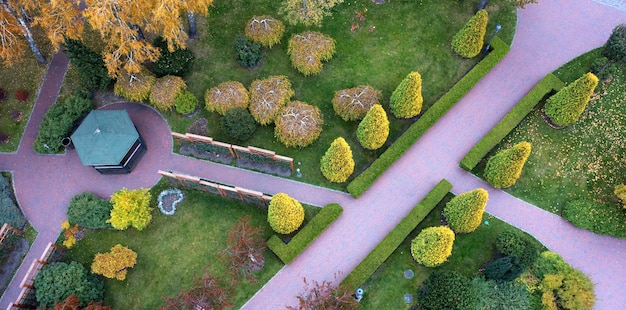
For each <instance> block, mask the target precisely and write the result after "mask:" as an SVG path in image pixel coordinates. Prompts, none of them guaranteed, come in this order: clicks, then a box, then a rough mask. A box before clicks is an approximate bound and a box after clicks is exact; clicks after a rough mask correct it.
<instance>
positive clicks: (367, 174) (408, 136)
mask: <svg viewBox="0 0 626 310" xmlns="http://www.w3.org/2000/svg"><path fill="white" fill-rule="evenodd" d="M491 46H492V47H493V50H492V51H491V53H489V55H487V57H485V58H484V59H483V60H482V61H481V62H479V63H478V64H476V66H474V68H473V69H472V70H470V71H469V72H468V73H467V74H466V75H465V76H464V77H463V78H461V80H459V82H457V83H456V84H455V85H454V86H453V87H452V88H451V89H450V90H449V91H448V92H447V93H446V94H445V95H443V96H442V97H441V98H439V100H437V101H436V102H435V103H434V104H433V105H432V106H431V107H430V108H429V109H428V110H427V111H426V112H425V113H424V114H423V115H422V116H421V117H420V118H419V119H418V120H417V121H416V122H415V123H414V124H413V125H411V127H409V129H407V131H406V132H405V133H404V134H402V136H400V137H399V138H398V139H397V140H396V141H395V142H394V143H393V144H392V145H391V146H390V147H389V148H388V149H387V150H386V151H385V152H384V153H382V154H381V155H380V157H379V158H378V159H376V160H375V161H374V162H373V163H372V164H371V165H370V166H369V167H368V168H367V169H366V170H365V171H363V172H362V173H361V174H359V175H358V176H357V177H356V178H354V180H353V181H352V182H350V184H348V187H347V189H348V192H349V193H350V194H351V195H352V196H353V197H355V198H357V197H359V196H360V195H361V194H363V193H364V192H365V191H366V190H367V189H368V188H369V187H370V186H371V185H372V184H374V182H375V181H376V180H377V179H378V177H380V176H381V175H382V174H383V173H384V172H385V171H386V170H387V169H388V168H389V167H390V166H391V165H392V164H393V163H394V162H395V161H396V160H398V159H399V158H400V157H401V156H402V155H403V154H404V153H405V152H406V151H407V150H408V149H409V147H411V145H413V144H414V143H415V142H416V141H417V140H418V139H419V138H420V137H421V136H422V135H423V134H424V133H425V132H426V130H428V129H429V128H430V127H431V126H432V125H434V124H435V123H436V122H437V120H439V118H441V117H442V116H443V115H444V114H446V112H448V111H449V110H450V109H451V108H452V107H453V106H454V105H455V104H456V103H457V102H458V101H459V100H460V99H461V98H463V96H465V94H467V92H469V90H470V89H472V87H474V85H476V83H478V81H480V79H482V77H483V76H485V75H486V74H487V73H488V72H489V71H491V69H492V68H493V67H495V65H496V64H498V63H499V62H500V60H502V58H504V56H505V55H506V54H507V53H508V52H509V50H510V47H509V46H508V45H507V44H506V43H505V42H504V41H502V39H500V38H499V37H494V38H493V41H492V43H491Z"/></svg>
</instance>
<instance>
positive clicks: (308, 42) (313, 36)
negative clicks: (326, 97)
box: [287, 31, 335, 76]
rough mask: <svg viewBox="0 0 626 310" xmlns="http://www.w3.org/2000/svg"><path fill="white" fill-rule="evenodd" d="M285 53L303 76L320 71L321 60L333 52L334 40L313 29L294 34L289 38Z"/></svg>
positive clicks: (328, 57)
mask: <svg viewBox="0 0 626 310" xmlns="http://www.w3.org/2000/svg"><path fill="white" fill-rule="evenodd" d="M287 54H289V56H290V57H289V58H290V59H291V64H292V65H293V67H294V68H295V69H296V70H298V71H299V72H300V73H302V74H304V75H305V76H309V75H315V74H318V73H320V72H321V71H322V67H323V65H322V61H328V60H330V59H331V58H332V57H333V54H335V40H333V38H331V37H329V36H327V35H325V34H322V33H319V32H315V31H308V32H304V33H300V34H294V35H292V36H291V38H290V39H289V44H288V47H287Z"/></svg>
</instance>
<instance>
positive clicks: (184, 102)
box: [174, 90, 198, 114]
mask: <svg viewBox="0 0 626 310" xmlns="http://www.w3.org/2000/svg"><path fill="white" fill-rule="evenodd" d="M174 104H175V105H176V112H178V113H180V114H190V113H194V112H195V111H196V108H197V107H198V98H196V95H194V94H193V93H192V92H190V91H188V90H186V91H183V92H182V93H180V94H179V95H178V96H176V99H174Z"/></svg>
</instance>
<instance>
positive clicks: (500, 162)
mask: <svg viewBox="0 0 626 310" xmlns="http://www.w3.org/2000/svg"><path fill="white" fill-rule="evenodd" d="M530 151H531V146H530V143H528V142H520V143H518V144H516V145H514V146H513V147H511V148H509V149H505V150H502V151H500V152H498V153H497V154H496V155H494V156H492V157H491V158H489V161H487V165H486V167H485V173H484V176H485V180H486V181H487V182H489V184H491V185H492V186H493V187H495V188H508V187H511V186H513V185H514V184H515V182H517V179H519V177H520V176H521V175H522V169H523V168H524V164H525V163H526V160H527V159H528V156H530Z"/></svg>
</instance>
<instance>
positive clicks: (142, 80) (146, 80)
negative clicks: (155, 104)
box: [113, 68, 156, 102]
mask: <svg viewBox="0 0 626 310" xmlns="http://www.w3.org/2000/svg"><path fill="white" fill-rule="evenodd" d="M155 82H156V77H155V76H154V74H152V73H151V72H150V71H148V70H146V69H145V68H141V70H140V71H139V72H137V73H135V74H132V75H131V74H128V73H121V74H120V75H119V76H118V77H117V81H116V82H115V85H114V86H113V92H114V93H115V94H116V95H118V96H122V97H124V98H126V99H128V100H130V101H139V102H141V101H144V100H146V99H148V96H150V90H151V89H152V85H154V83H155Z"/></svg>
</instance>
